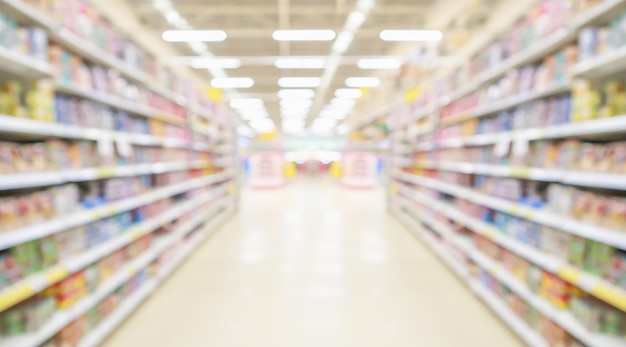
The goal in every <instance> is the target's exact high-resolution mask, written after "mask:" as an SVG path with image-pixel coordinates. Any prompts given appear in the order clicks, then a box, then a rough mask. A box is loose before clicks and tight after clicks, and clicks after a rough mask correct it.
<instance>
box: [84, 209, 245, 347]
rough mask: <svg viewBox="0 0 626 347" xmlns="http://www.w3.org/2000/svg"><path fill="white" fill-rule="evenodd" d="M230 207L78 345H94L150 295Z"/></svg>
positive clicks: (222, 219)
mask: <svg viewBox="0 0 626 347" xmlns="http://www.w3.org/2000/svg"><path fill="white" fill-rule="evenodd" d="M233 214H234V209H233V208H232V207H229V208H227V209H226V210H224V211H223V213H222V215H221V216H219V217H217V218H215V219H214V220H212V221H210V222H208V223H207V224H206V226H205V227H204V228H203V229H202V231H200V232H199V233H198V234H197V235H196V236H195V237H194V238H193V239H191V240H190V241H189V242H187V244H186V245H185V246H183V247H182V249H181V250H180V251H178V253H177V254H176V255H175V256H174V258H173V259H172V260H171V261H170V262H169V263H168V264H166V265H165V266H164V267H163V268H161V269H160V271H159V274H158V275H157V277H156V278H154V279H152V280H150V281H149V282H148V283H146V284H144V285H143V286H142V287H141V288H140V289H139V290H137V291H136V292H135V293H133V294H131V295H130V296H129V297H128V298H127V299H125V300H124V302H123V303H122V304H121V305H120V306H119V307H118V309H117V310H115V312H113V313H112V314H111V315H110V316H108V317H107V318H105V319H104V320H103V321H102V322H101V323H100V324H99V325H98V326H97V327H96V329H94V330H93V331H91V332H90V333H89V334H88V335H87V336H85V337H84V338H83V340H82V341H81V342H80V343H79V344H78V346H79V347H96V346H98V345H100V344H101V343H103V342H104V340H106V338H107V337H108V336H109V335H111V333H113V332H114V331H115V329H116V328H117V327H118V326H120V325H121V324H122V323H123V322H124V320H126V318H128V317H129V316H130V315H131V314H132V313H133V312H134V311H135V310H136V309H137V308H138V307H139V305H141V304H142V303H143V302H144V301H145V300H146V299H147V298H148V297H150V295H151V294H152V293H153V292H154V291H155V290H156V289H157V288H158V287H159V285H161V284H162V283H163V282H164V281H165V280H166V279H167V278H168V277H169V276H170V275H171V274H172V273H173V272H174V270H176V268H177V267H178V266H180V265H181V264H182V263H183V261H185V259H187V258H188V257H189V256H190V255H191V253H193V251H194V250H195V249H196V248H198V246H199V245H200V244H201V243H202V242H203V241H204V240H206V238H207V237H208V236H210V235H211V234H212V233H213V232H214V231H215V230H217V229H219V228H220V227H221V226H222V225H223V224H224V223H226V222H227V221H228V219H230V217H232V215H233Z"/></svg>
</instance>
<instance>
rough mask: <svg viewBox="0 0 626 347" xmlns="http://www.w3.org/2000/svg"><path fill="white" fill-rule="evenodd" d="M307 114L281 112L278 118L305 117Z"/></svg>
mask: <svg viewBox="0 0 626 347" xmlns="http://www.w3.org/2000/svg"><path fill="white" fill-rule="evenodd" d="M308 116H309V113H308V112H307V113H281V115H280V118H282V119H306V118H307V117H308Z"/></svg>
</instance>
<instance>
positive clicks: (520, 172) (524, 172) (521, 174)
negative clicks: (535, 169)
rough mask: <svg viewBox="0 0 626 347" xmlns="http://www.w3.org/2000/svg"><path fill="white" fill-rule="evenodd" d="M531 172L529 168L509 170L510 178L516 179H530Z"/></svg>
mask: <svg viewBox="0 0 626 347" xmlns="http://www.w3.org/2000/svg"><path fill="white" fill-rule="evenodd" d="M530 172H531V170H530V169H529V168H527V167H512V168H511V169H510V170H509V176H511V177H515V178H529V177H530Z"/></svg>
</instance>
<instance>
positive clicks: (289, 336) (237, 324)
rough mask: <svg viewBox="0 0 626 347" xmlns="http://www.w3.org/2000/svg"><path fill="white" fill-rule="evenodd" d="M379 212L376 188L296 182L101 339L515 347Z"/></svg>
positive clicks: (256, 201) (241, 345)
mask: <svg viewBox="0 0 626 347" xmlns="http://www.w3.org/2000/svg"><path fill="white" fill-rule="evenodd" d="M521 345H522V344H521V343H520V342H519V341H518V340H517V339H516V337H515V336H514V335H513V334H512V333H511V332H510V331H509V330H507V328H506V327H505V326H504V325H502V324H501V323H500V321H499V320H498V319H497V318H495V316H493V315H492V314H491V313H490V312H489V311H488V309H487V308H486V307H485V306H483V305H482V303H481V302H479V301H478V299H476V298H475V297H474V296H473V295H472V294H471V293H470V291H469V290H468V289H466V288H465V286H464V285H463V284H462V283H460V282H459V281H458V280H457V279H456V277H454V275H453V274H452V273H451V272H449V271H448V269H447V268H446V267H445V266H444V265H442V264H441V263H440V262H439V261H438V260H437V259H436V258H435V256H434V255H433V254H432V253H430V251H428V250H427V249H426V248H425V247H424V246H423V245H422V244H421V243H420V242H419V241H417V240H416V239H415V238H414V237H412V236H411V235H410V234H409V233H408V232H407V231H406V230H404V229H403V228H402V227H401V226H400V224H399V223H397V222H396V221H395V220H394V219H393V218H392V217H391V216H390V215H388V214H387V212H386V208H385V197H384V192H383V191H382V190H376V191H351V190H346V189H343V188H341V187H339V186H337V185H335V184H334V183H332V182H324V181H323V180H316V181H313V180H305V181H299V182H298V183H296V184H291V185H290V186H289V187H287V188H285V189H281V190H275V191H244V193H243V196H242V203H241V213H240V214H239V215H238V216H237V217H236V218H235V219H233V220H232V221H231V222H230V223H229V224H227V225H226V226H225V227H224V228H223V229H222V230H221V231H219V233H218V234H216V235H215V236H214V237H213V238H212V239H210V240H209V241H207V242H206V243H205V244H204V245H203V246H202V247H200V248H199V250H198V251H197V252H196V253H195V254H194V255H193V256H192V257H191V258H190V259H189V260H188V261H187V262H186V263H185V264H184V265H183V266H182V267H181V268H180V269H179V270H178V271H177V272H176V273H175V274H174V275H173V276H172V277H171V278H170V279H169V280H168V281H167V282H166V283H165V284H164V285H163V286H162V287H161V288H160V289H159V290H158V291H157V292H156V293H155V294H154V296H153V297H152V298H151V299H150V300H149V301H148V302H147V303H146V304H145V305H143V306H142V307H141V309H140V310H139V311H138V312H137V313H136V314H134V315H133V316H132V317H131V318H130V319H129V320H128V321H127V322H126V323H125V324H124V325H123V326H122V327H121V328H120V329H119V330H118V332H117V333H116V334H115V335H114V336H112V338H111V339H109V341H108V343H107V344H106V346H107V347H126V346H137V347H139V346H150V347H169V346H176V347H178V346H180V347H417V346H419V347H422V346H423V347H460V346H467V347H470V346H476V347H492V346H493V347H516V346H521Z"/></svg>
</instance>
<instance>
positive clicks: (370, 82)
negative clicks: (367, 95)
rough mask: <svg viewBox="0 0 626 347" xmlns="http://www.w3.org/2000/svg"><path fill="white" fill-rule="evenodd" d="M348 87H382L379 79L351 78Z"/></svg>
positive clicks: (347, 81) (347, 83)
mask: <svg viewBox="0 0 626 347" xmlns="http://www.w3.org/2000/svg"><path fill="white" fill-rule="evenodd" d="M346 85H347V86H348V87H351V88H375V87H378V86H380V79H378V78H377V77H350V78H348V79H346Z"/></svg>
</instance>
